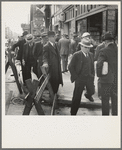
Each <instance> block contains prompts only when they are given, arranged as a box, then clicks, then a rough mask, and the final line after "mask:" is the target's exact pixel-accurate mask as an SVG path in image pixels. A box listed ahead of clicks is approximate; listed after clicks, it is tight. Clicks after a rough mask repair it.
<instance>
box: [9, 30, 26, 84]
mask: <svg viewBox="0 0 122 150" xmlns="http://www.w3.org/2000/svg"><path fill="white" fill-rule="evenodd" d="M27 34H28V32H27V31H25V32H23V35H22V37H23V38H22V40H19V41H18V42H17V43H16V44H14V45H13V46H12V48H11V50H12V51H14V50H15V48H16V47H19V51H18V54H17V58H16V59H17V60H19V61H20V63H21V67H22V76H23V82H24V83H25V79H24V70H23V65H22V54H23V47H24V44H25V43H26V40H25V38H26V35H27Z"/></svg>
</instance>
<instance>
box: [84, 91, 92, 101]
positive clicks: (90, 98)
mask: <svg viewBox="0 0 122 150" xmlns="http://www.w3.org/2000/svg"><path fill="white" fill-rule="evenodd" d="M84 95H85V97H86V98H87V99H89V101H91V102H94V99H93V97H92V96H91V97H88V95H87V93H85V94H84Z"/></svg>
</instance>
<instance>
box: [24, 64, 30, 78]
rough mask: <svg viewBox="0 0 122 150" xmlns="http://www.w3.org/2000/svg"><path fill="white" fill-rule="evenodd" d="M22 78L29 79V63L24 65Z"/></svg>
mask: <svg viewBox="0 0 122 150" xmlns="http://www.w3.org/2000/svg"><path fill="white" fill-rule="evenodd" d="M24 79H25V80H27V79H31V65H30V64H26V65H25V66H24Z"/></svg>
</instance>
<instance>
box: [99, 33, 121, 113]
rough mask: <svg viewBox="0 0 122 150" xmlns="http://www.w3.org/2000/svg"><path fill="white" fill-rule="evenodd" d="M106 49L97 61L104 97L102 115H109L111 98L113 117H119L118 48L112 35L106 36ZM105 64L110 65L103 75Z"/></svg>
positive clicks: (107, 34)
mask: <svg viewBox="0 0 122 150" xmlns="http://www.w3.org/2000/svg"><path fill="white" fill-rule="evenodd" d="M104 40H105V48H103V49H102V50H101V51H100V53H99V56H98V60H97V76H98V77H100V83H101V96H102V115H109V99H110V98H111V105H112V115H117V105H118V100H117V67H118V66H117V53H118V48H117V45H116V44H115V43H114V38H113V36H112V34H111V33H109V32H107V33H106V34H105V35H104ZM104 62H107V64H108V69H107V70H108V72H107V73H106V74H105V73H104V74H103V71H104V67H103V66H104V65H103V64H104Z"/></svg>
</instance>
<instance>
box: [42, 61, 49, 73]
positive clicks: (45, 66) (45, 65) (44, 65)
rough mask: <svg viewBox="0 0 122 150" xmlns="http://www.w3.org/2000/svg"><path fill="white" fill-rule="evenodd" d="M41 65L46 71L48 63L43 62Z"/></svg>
mask: <svg viewBox="0 0 122 150" xmlns="http://www.w3.org/2000/svg"><path fill="white" fill-rule="evenodd" d="M42 67H44V68H45V70H46V71H47V72H48V64H46V63H45V64H43V65H42Z"/></svg>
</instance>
